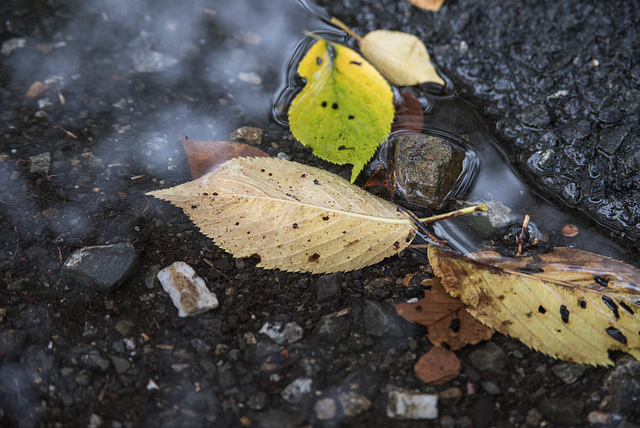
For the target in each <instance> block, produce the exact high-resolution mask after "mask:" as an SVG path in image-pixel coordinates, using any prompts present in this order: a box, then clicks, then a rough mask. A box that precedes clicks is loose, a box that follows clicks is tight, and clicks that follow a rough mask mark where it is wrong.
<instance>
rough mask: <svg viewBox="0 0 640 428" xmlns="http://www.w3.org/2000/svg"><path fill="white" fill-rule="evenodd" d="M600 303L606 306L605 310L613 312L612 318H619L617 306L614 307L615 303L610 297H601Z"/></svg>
mask: <svg viewBox="0 0 640 428" xmlns="http://www.w3.org/2000/svg"><path fill="white" fill-rule="evenodd" d="M602 301H603V302H604V304H605V305H607V308H609V309H611V312H613V316H614V317H616V318H620V313H619V312H618V305H616V302H614V301H613V299H612V298H611V297H609V296H602Z"/></svg>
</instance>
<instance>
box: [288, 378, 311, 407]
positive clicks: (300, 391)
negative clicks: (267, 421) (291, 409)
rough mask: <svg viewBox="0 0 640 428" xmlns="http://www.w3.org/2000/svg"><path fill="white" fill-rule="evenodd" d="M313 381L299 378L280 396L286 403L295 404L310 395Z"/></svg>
mask: <svg viewBox="0 0 640 428" xmlns="http://www.w3.org/2000/svg"><path fill="white" fill-rule="evenodd" d="M312 385H313V381H312V380H311V379H309V378H307V377H299V378H297V379H295V380H294V381H293V382H291V383H290V384H289V385H287V386H286V387H285V388H284V389H283V390H282V392H281V393H280V396H281V397H282V399H283V400H284V401H286V402H288V403H291V404H296V403H299V402H300V401H302V399H303V398H304V396H305V395H309V394H311V386H312Z"/></svg>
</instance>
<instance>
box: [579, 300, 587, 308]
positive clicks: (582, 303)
mask: <svg viewBox="0 0 640 428" xmlns="http://www.w3.org/2000/svg"><path fill="white" fill-rule="evenodd" d="M578 306H580V307H581V308H582V309H586V308H587V302H586V300H582V299H580V300H578Z"/></svg>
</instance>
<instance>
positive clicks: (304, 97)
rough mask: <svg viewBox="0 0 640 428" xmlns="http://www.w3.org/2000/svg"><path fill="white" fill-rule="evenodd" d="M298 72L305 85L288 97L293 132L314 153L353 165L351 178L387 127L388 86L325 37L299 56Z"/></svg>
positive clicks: (356, 57) (390, 111) (362, 62)
mask: <svg viewBox="0 0 640 428" xmlns="http://www.w3.org/2000/svg"><path fill="white" fill-rule="evenodd" d="M298 74H299V75H300V76H301V77H303V78H305V79H306V84H305V86H304V88H303V89H302V91H301V92H300V93H299V94H298V95H297V96H296V97H295V98H294V100H293V101H292V102H291V107H290V109H289V125H290V127H291V132H292V133H293V135H294V136H295V137H296V138H297V139H298V141H300V142H301V143H302V144H304V145H305V146H309V147H310V148H311V149H312V150H313V154H315V155H316V156H318V157H320V158H322V159H324V160H327V161H329V162H333V163H336V164H338V165H344V164H351V165H353V169H352V171H351V182H352V183H353V182H354V181H355V179H356V177H357V176H358V174H359V173H360V171H362V168H363V167H364V165H366V163H367V162H368V161H369V160H370V159H371V158H372V157H373V155H374V153H375V151H376V149H377V148H378V145H380V143H382V142H383V141H384V140H385V139H386V138H387V135H388V134H389V132H390V131H391V122H393V116H394V111H395V110H394V106H393V93H392V91H391V87H390V86H389V84H388V83H387V81H386V80H385V79H384V78H383V77H382V76H381V75H380V73H379V72H378V70H376V69H375V68H374V67H373V66H372V65H371V64H369V63H368V62H367V61H366V60H365V59H364V58H362V57H361V56H360V55H359V54H358V53H356V52H355V51H353V50H352V49H349V48H348V47H346V46H342V45H339V44H336V43H332V42H329V41H326V40H323V39H320V40H318V41H316V42H315V43H314V44H313V46H311V48H310V49H309V51H308V52H307V54H306V55H305V56H304V58H302V61H300V64H299V65H298Z"/></svg>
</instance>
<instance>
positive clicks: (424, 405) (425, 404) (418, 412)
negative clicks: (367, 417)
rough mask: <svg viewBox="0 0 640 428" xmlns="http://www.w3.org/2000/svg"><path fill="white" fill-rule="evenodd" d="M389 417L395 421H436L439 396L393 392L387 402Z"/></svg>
mask: <svg viewBox="0 0 640 428" xmlns="http://www.w3.org/2000/svg"><path fill="white" fill-rule="evenodd" d="M387 416H388V417H390V418H394V419H436V418H437V417H438V396H437V395H436V394H415V393H411V392H407V391H392V392H390V393H389V397H388V400H387Z"/></svg>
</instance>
